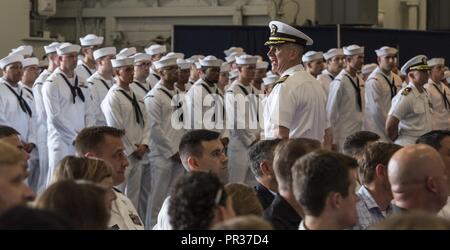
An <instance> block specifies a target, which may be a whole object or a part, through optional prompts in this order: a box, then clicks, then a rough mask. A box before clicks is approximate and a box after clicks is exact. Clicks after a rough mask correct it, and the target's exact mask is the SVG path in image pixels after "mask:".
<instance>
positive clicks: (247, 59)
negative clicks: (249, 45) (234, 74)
mask: <svg viewBox="0 0 450 250" xmlns="http://www.w3.org/2000/svg"><path fill="white" fill-rule="evenodd" d="M257 62H258V57H256V56H251V55H242V56H238V57H236V64H238V65H248V64H254V65H256V63H257Z"/></svg>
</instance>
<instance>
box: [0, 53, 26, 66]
mask: <svg viewBox="0 0 450 250" xmlns="http://www.w3.org/2000/svg"><path fill="white" fill-rule="evenodd" d="M23 59H24V58H23V56H22V55H21V54H17V53H14V54H11V55H9V56H7V57H5V58H3V59H1V60H0V68H1V69H5V68H6V66H8V65H10V64H12V63H16V62H20V63H22V61H23Z"/></svg>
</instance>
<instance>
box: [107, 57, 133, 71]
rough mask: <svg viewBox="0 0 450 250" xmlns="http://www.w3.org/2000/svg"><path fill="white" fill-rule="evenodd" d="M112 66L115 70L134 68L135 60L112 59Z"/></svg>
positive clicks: (129, 58)
mask: <svg viewBox="0 0 450 250" xmlns="http://www.w3.org/2000/svg"><path fill="white" fill-rule="evenodd" d="M111 64H112V66H113V68H120V67H125V66H134V58H131V57H128V58H120V59H117V58H116V59H111Z"/></svg>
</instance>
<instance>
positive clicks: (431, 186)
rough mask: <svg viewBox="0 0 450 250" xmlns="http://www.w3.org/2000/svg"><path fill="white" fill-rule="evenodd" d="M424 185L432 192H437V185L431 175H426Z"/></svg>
mask: <svg viewBox="0 0 450 250" xmlns="http://www.w3.org/2000/svg"><path fill="white" fill-rule="evenodd" d="M426 186H427V189H428V190H429V191H430V192H432V193H437V192H438V187H437V184H436V181H435V180H434V178H433V177H431V176H428V177H427V179H426Z"/></svg>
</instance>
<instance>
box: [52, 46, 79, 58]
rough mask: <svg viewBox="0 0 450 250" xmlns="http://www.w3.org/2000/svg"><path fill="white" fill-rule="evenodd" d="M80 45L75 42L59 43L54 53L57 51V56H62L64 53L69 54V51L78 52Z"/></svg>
mask: <svg viewBox="0 0 450 250" xmlns="http://www.w3.org/2000/svg"><path fill="white" fill-rule="evenodd" d="M80 49H81V47H80V45H77V44H71V43H63V44H61V45H60V46H59V47H58V49H56V53H58V56H62V55H65V54H70V53H74V52H76V53H79V52H80Z"/></svg>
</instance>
